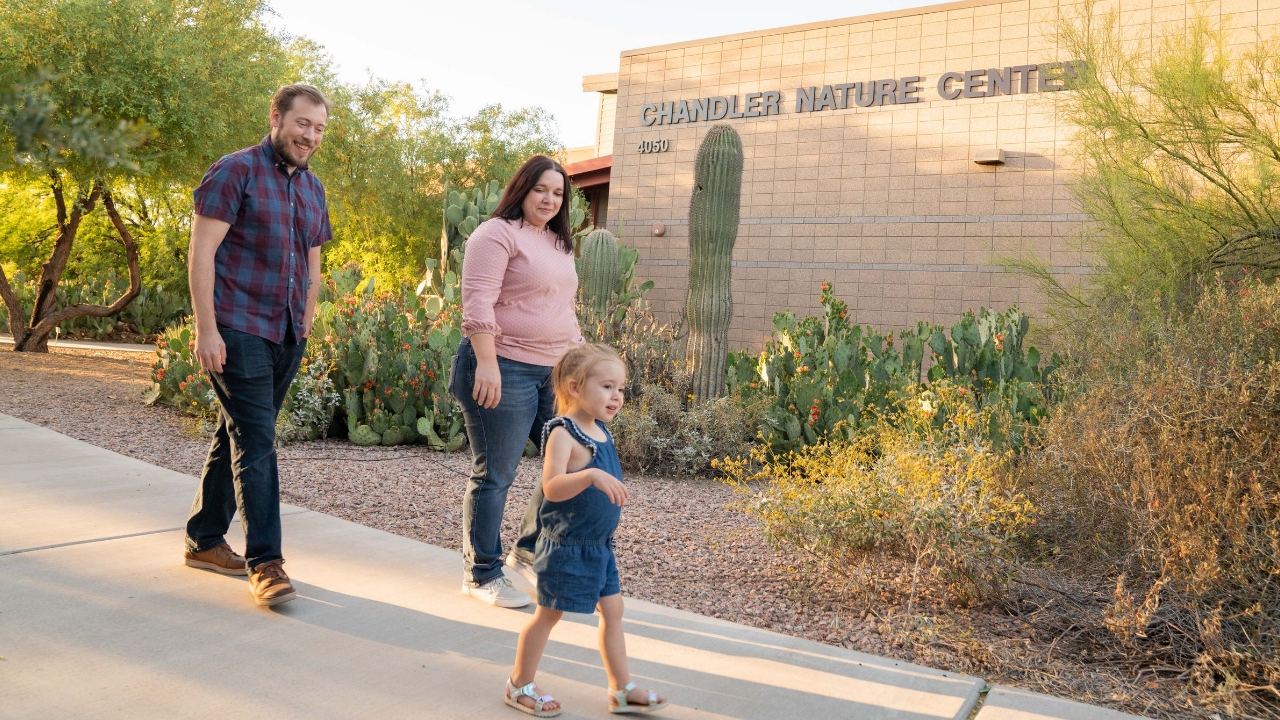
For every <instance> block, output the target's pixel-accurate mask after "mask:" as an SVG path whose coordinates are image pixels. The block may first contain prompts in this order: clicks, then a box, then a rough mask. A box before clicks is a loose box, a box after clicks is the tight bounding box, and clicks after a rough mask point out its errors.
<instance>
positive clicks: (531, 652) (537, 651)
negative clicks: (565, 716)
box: [511, 605, 564, 710]
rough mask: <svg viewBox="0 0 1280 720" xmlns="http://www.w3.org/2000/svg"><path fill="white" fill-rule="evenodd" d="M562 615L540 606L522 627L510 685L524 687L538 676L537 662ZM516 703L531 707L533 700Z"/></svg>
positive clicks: (550, 705) (554, 705) (548, 707)
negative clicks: (552, 629)
mask: <svg viewBox="0 0 1280 720" xmlns="http://www.w3.org/2000/svg"><path fill="white" fill-rule="evenodd" d="M563 615H564V613H562V612H560V611H559V610H552V609H550V608H545V607H543V606H541V605H539V606H538V609H537V610H535V611H534V613H533V619H532V620H530V621H529V624H528V625H525V626H524V630H521V631H520V639H519V640H517V641H516V666H515V669H514V670H512V671H511V684H512V685H515V686H516V687H524V686H525V685H528V684H529V683H531V682H533V678H534V676H535V675H537V674H538V662H539V661H540V660H542V653H543V652H544V651H545V650H546V649H547V638H549V637H551V628H553V627H555V626H556V623H558V622H560V618H561V617H562V616H563ZM539 692H540V691H539ZM518 702H519V703H520V704H521V705H525V706H527V707H533V700H532V699H530V698H528V697H521V698H520V700H519V701H518ZM558 707H560V703H559V702H558V701H552V702H549V703H547V704H546V706H545V707H544V708H543V709H545V710H555V709H556V708H558Z"/></svg>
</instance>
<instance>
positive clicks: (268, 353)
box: [187, 327, 307, 569]
mask: <svg viewBox="0 0 1280 720" xmlns="http://www.w3.org/2000/svg"><path fill="white" fill-rule="evenodd" d="M218 332H219V333H220V334H221V335H222V341H223V343H225V344H226V346H227V361H226V362H225V363H223V366H222V372H219V373H215V372H211V373H209V379H210V380H211V381H212V382H213V392H214V393H215V394H217V396H218V403H219V406H220V407H219V409H218V427H217V429H216V430H215V431H214V433H213V442H212V443H211V444H210V445H209V456H208V457H207V458H206V459H205V461H204V472H203V473H201V475H200V487H199V488H198V489H197V490H196V499H195V502H193V503H192V504H191V516H190V517H189V518H188V519H187V549H188V550H190V551H191V552H193V553H194V552H204V551H205V550H208V549H210V548H214V547H217V546H218V545H221V544H222V542H223V535H225V534H226V532H227V528H229V527H230V526H231V516H232V515H233V514H234V513H235V511H236V510H237V509H239V510H240V523H241V525H243V526H244V534H245V551H244V556H245V560H246V561H247V562H248V564H249V568H250V569H252V568H255V567H257V566H258V565H261V564H262V563H264V562H269V561H271V560H279V559H281V554H280V474H279V471H278V469H277V467H276V416H277V415H279V414H280V406H281V405H283V404H284V398H285V395H286V394H287V393H288V392H289V384H290V383H292V382H293V376H294V375H295V374H297V372H298V365H299V363H301V362H302V356H303V355H304V354H305V353H306V350H307V341H306V339H305V338H304V339H303V340H302V342H296V341H295V340H294V337H293V332H292V330H290V331H289V333H288V334H287V335H286V337H285V339H284V342H282V343H274V342H271V341H270V340H264V339H263V338H260V337H258V336H256V335H250V334H249V333H244V332H240V331H239V330H232V329H231V328H226V327H219V328H218Z"/></svg>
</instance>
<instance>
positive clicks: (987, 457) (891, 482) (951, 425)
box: [717, 387, 1034, 600]
mask: <svg viewBox="0 0 1280 720" xmlns="http://www.w3.org/2000/svg"><path fill="white" fill-rule="evenodd" d="M960 390H961V389H960V388H946V387H944V388H941V389H940V388H937V387H935V388H933V389H931V390H923V389H917V390H916V392H914V393H913V394H911V395H909V396H908V397H905V398H903V400H902V403H901V404H902V406H903V407H904V409H905V411H906V412H905V414H906V415H908V416H915V418H914V419H915V422H913V423H908V424H904V425H897V426H891V425H889V424H887V423H879V424H877V425H876V426H874V427H875V429H874V430H873V431H872V432H870V433H865V434H862V435H859V436H857V437H855V438H854V439H851V440H834V439H829V440H827V441H825V442H819V443H816V444H813V445H809V446H806V447H804V448H801V449H799V450H796V451H793V452H790V453H788V454H785V455H773V456H771V455H770V454H769V452H768V450H767V448H765V447H764V446H759V447H757V448H755V449H754V450H753V451H752V453H751V455H750V456H749V457H747V458H739V459H726V460H723V461H719V462H717V467H718V469H720V470H721V471H722V472H723V473H724V475H725V479H726V481H727V482H729V483H731V484H733V485H734V486H736V488H737V489H738V490H739V492H740V493H741V494H742V496H743V500H742V502H741V508H742V509H744V510H745V511H746V512H748V513H749V514H751V515H753V516H755V517H756V518H757V519H759V520H760V522H761V524H762V526H763V529H764V531H765V534H766V536H767V537H768V538H769V540H770V542H772V543H773V544H774V545H775V546H777V547H780V548H783V549H790V550H795V551H799V552H800V553H801V554H802V555H803V556H805V557H807V558H808V559H809V560H810V561H811V562H812V563H813V564H814V565H816V566H819V567H820V568H821V569H824V570H835V571H837V572H840V573H842V574H848V575H854V574H855V573H853V572H851V571H853V570H855V569H856V568H858V567H859V566H861V565H863V564H864V563H868V562H870V561H873V560H876V559H880V558H884V557H891V558H897V559H900V560H902V561H905V562H906V563H908V564H910V565H911V566H912V567H913V568H914V571H913V594H912V597H913V599H914V589H915V588H914V583H915V581H916V580H917V579H918V577H919V574H920V573H922V572H928V573H932V574H933V575H935V576H937V577H938V578H940V579H941V580H942V581H944V582H945V583H946V585H947V586H948V588H949V589H950V590H951V591H952V593H953V594H954V595H955V596H957V598H958V599H960V600H969V599H974V598H976V597H985V596H988V595H989V594H991V593H992V592H993V591H995V590H997V589H998V588H1000V587H1002V586H1003V584H1004V581H1005V578H1006V577H1007V575H1008V570H1009V569H1010V568H1011V567H1012V564H1013V563H1014V559H1015V549H1016V547H1017V545H1018V543H1019V541H1020V539H1021V538H1022V537H1023V536H1024V534H1025V532H1026V530H1027V529H1028V527H1029V526H1030V525H1031V523H1032V522H1033V517H1034V507H1033V506H1032V504H1031V503H1030V502H1029V501H1028V500H1027V498H1026V497H1024V496H1023V495H1022V494H1020V493H1018V492H1017V491H1015V490H1014V489H1013V488H1012V485H1011V478H1012V473H1011V464H1012V462H1013V459H1014V458H1013V454H1012V453H1011V452H1008V451H1005V452H996V451H994V450H992V449H990V447H989V446H988V445H987V441H986V440H985V437H986V434H985V431H984V428H985V427H987V426H988V425H989V423H991V422H992V417H991V415H992V411H991V410H989V409H984V408H981V407H979V406H978V405H977V404H976V403H975V402H974V401H973V399H972V394H969V398H968V400H966V399H965V396H964V395H962V394H961V393H960ZM944 412H945V413H948V417H947V418H946V419H945V420H944V421H943V423H942V427H941V428H935V427H934V420H935V418H936V417H937V416H938V414H939V413H944Z"/></svg>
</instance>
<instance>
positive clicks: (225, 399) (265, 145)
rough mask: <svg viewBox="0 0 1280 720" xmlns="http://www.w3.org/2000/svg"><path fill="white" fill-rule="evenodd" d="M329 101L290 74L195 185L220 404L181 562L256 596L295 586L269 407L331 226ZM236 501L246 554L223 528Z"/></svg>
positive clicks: (195, 240) (206, 327)
mask: <svg viewBox="0 0 1280 720" xmlns="http://www.w3.org/2000/svg"><path fill="white" fill-rule="evenodd" d="M329 108H330V102H329V100H328V99H326V98H325V96H324V95H323V94H321V93H320V91H319V90H317V89H316V88H314V87H312V86H310V85H303V84H295V85H288V86H285V87H283V88H280V90H279V91H278V92H277V93H276V94H275V97H274V98H272V100H271V134H270V135H268V136H267V137H265V138H263V140H262V143H260V144H259V145H257V146H255V147H250V148H245V149H244V150H241V151H239V152H235V153H232V154H230V155H227V156H225V157H223V158H222V159H221V160H219V161H218V162H216V163H214V164H213V167H211V168H209V171H208V172H207V173H205V176H204V180H203V181H202V182H201V183H200V187H198V188H196V190H195V193H194V197H195V220H194V222H193V223H192V226H191V248H190V253H189V262H190V273H189V276H190V282H191V302H192V306H193V307H194V308H195V315H196V356H197V358H198V359H199V362H200V367H202V368H204V370H205V372H207V373H208V374H209V378H210V380H211V381H212V383H213V390H214V392H215V393H216V394H217V396H218V401H219V403H220V405H221V407H220V410H219V412H218V427H217V430H216V432H215V433H214V436H213V442H212V443H211V444H210V446H209V456H208V458H207V459H206V460H205V464H204V472H203V473H202V475H201V478H200V487H199V489H197V491H196V499H195V502H194V503H193V504H192V506H191V517H190V518H189V519H188V520H187V537H186V545H187V550H186V554H185V560H186V564H187V565H189V566H191V567H196V568H204V569H207V570H213V571H215V572H219V573H223V574H226V575H245V574H247V575H249V588H250V591H251V592H252V593H253V598H254V601H255V602H256V603H257V604H258V605H264V606H270V605H278V604H280V603H283V602H287V601H289V600H292V599H293V598H294V597H295V596H296V595H297V592H296V591H295V590H294V588H293V584H292V583H290V582H289V576H288V575H286V574H285V572H284V568H283V567H281V566H282V565H283V564H284V558H283V557H282V555H281V550H280V477H279V473H278V470H277V467H276V451H275V439H276V435H275V428H276V416H277V415H279V413H280V406H281V405H282V404H283V403H284V398H285V394H286V393H287V392H288V390H289V384H290V383H291V382H293V376H294V375H295V374H296V373H297V371H298V365H299V364H300V363H301V361H302V356H303V353H304V351H305V350H306V343H307V335H308V334H310V332H311V324H312V321H313V320H314V318H315V309H316V292H317V291H318V289H319V287H320V246H321V244H323V243H324V242H325V241H327V240H329V239H330V238H332V237H333V232H332V230H331V229H330V227H329V209H328V205H327V203H326V202H325V194H324V186H323V185H321V184H320V181H319V180H318V179H316V176H315V175H314V174H312V173H311V172H310V171H309V170H308V169H307V161H308V160H310V159H311V156H312V154H314V153H315V151H316V148H318V147H320V141H321V139H322V138H323V136H324V129H325V123H326V121H327V120H328V118H329ZM237 509H239V511H240V521H241V523H242V524H243V526H244V532H245V553H244V555H245V556H244V557H241V556H240V555H237V554H236V553H235V552H234V551H232V549H231V547H230V546H229V545H227V543H226V541H225V540H224V538H223V536H224V535H225V534H226V532H227V529H228V528H229V527H230V526H231V516H232V514H233V513H234V512H235V511H236V510H237Z"/></svg>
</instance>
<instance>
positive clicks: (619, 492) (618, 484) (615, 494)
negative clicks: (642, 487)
mask: <svg viewBox="0 0 1280 720" xmlns="http://www.w3.org/2000/svg"><path fill="white" fill-rule="evenodd" d="M592 469H593V470H595V471H596V472H595V477H593V478H591V484H592V485H595V486H596V487H597V488H599V489H600V491H601V492H603V493H604V494H605V495H608V496H609V502H611V503H613V504H614V505H617V506H618V507H622V505H623V504H624V503H625V502H626V501H627V486H626V485H623V484H622V481H621V480H619V479H618V478H616V477H614V476H612V475H610V474H609V473H607V472H605V471H604V470H601V469H600V468H592Z"/></svg>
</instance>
